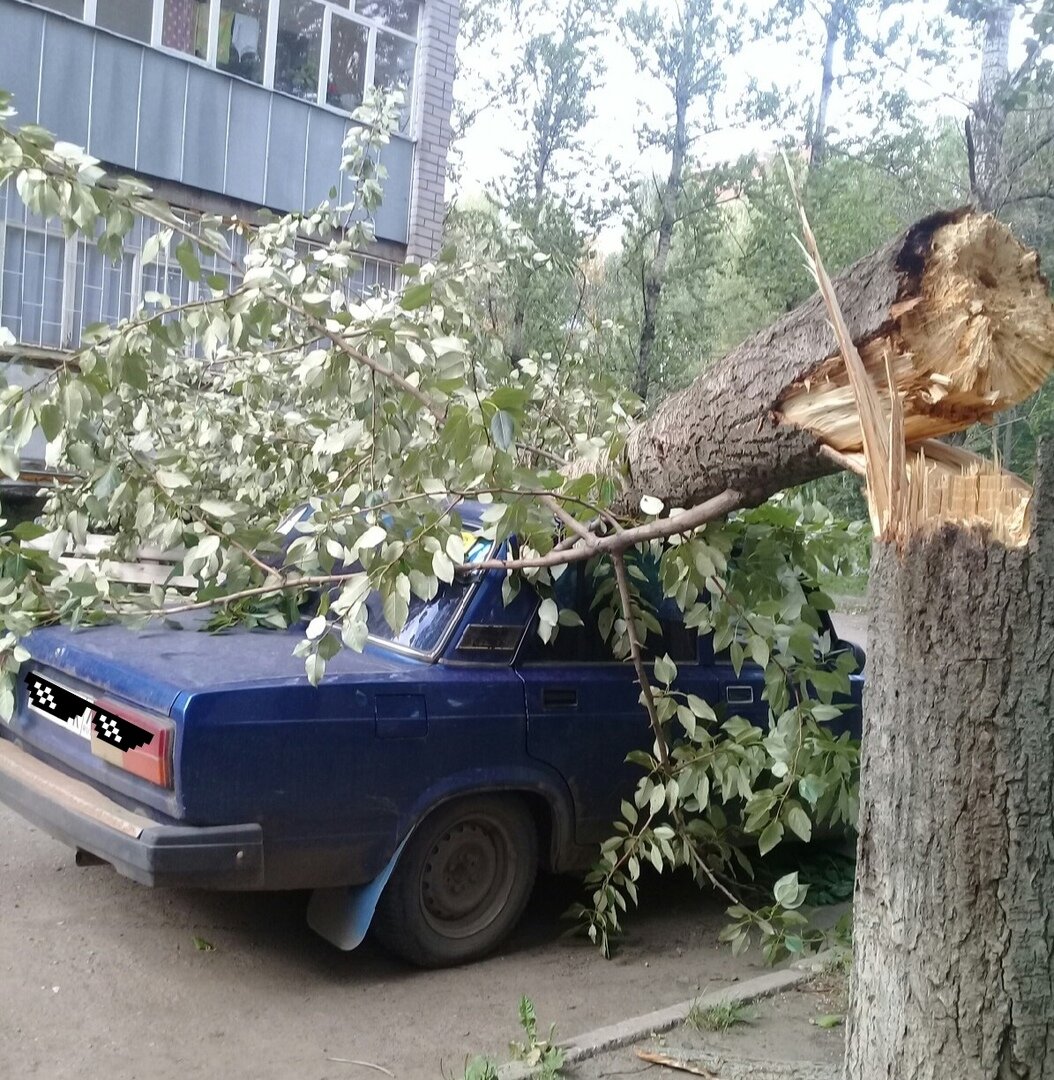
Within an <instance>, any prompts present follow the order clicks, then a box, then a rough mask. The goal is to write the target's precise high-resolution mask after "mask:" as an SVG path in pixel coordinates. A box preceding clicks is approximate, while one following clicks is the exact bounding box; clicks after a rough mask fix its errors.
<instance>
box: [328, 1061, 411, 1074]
mask: <svg viewBox="0 0 1054 1080" xmlns="http://www.w3.org/2000/svg"><path fill="white" fill-rule="evenodd" d="M326 1061H336V1062H338V1063H339V1064H341V1065H361V1066H362V1067H363V1068H364V1069H374V1070H375V1071H376V1072H379V1073H384V1075H385V1076H391V1077H393V1078H394V1077H395V1073H393V1072H392V1071H391V1069H386V1068H385V1067H384V1066H383V1065H374V1063H373V1062H372V1061H358V1060H356V1059H355V1058H335V1057H327V1058H326Z"/></svg>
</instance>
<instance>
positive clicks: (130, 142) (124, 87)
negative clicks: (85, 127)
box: [88, 34, 143, 169]
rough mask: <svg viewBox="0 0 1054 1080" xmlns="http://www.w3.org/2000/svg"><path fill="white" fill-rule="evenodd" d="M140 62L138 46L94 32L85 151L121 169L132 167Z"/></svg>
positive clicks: (141, 57) (141, 53) (137, 113)
mask: <svg viewBox="0 0 1054 1080" xmlns="http://www.w3.org/2000/svg"><path fill="white" fill-rule="evenodd" d="M142 61H143V50H142V49H141V48H140V47H139V46H138V45H134V44H133V43H132V42H130V41H122V40H121V39H120V38H116V37H111V36H110V35H109V34H96V35H95V75H94V78H93V79H92V103H91V127H90V129H89V131H88V151H89V153H91V154H93V155H94V156H95V157H97V158H99V159H100V161H106V162H111V163H112V164H114V165H116V166H118V167H120V168H123V169H132V168H135V143H136V126H137V120H138V115H139V69H140V67H141V65H142Z"/></svg>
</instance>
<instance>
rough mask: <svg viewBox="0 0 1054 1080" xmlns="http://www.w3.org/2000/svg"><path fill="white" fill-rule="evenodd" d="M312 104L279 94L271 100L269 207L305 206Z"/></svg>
mask: <svg viewBox="0 0 1054 1080" xmlns="http://www.w3.org/2000/svg"><path fill="white" fill-rule="evenodd" d="M310 112H311V108H310V106H308V105H304V104H303V103H302V102H299V101H293V100H292V98H287V97H282V96H281V95H280V94H275V95H274V99H273V100H272V102H271V141H270V144H269V145H268V148H267V191H266V194H265V199H266V202H267V205H268V206H274V207H280V208H282V209H283V210H286V209H289V208H291V207H297V208H300V207H302V206H303V205H304V157H305V154H306V151H307V118H308V114H309V113H310Z"/></svg>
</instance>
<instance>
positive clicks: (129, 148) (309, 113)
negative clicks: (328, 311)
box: [0, 0, 414, 243]
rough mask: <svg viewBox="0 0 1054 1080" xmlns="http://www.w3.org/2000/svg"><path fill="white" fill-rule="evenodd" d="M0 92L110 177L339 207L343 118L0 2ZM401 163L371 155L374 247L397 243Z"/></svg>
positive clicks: (405, 145)
mask: <svg viewBox="0 0 1054 1080" xmlns="http://www.w3.org/2000/svg"><path fill="white" fill-rule="evenodd" d="M41 76H43V87H44V90H43V103H42V105H41V112H40V115H39V116H38V113H37V107H38V103H37V96H38V87H39V86H40V85H41ZM0 87H2V88H3V89H7V90H12V91H13V92H14V93H15V94H16V95H17V100H16V105H17V106H18V108H19V118H20V120H21V121H22V122H24V123H36V122H38V121H39V122H40V123H43V124H44V125H45V126H47V127H49V128H51V130H53V131H55V132H56V133H57V134H58V135H59V136H60V137H61V138H64V139H67V140H69V141H71V142H77V143H81V144H83V145H86V146H87V148H88V150H89V152H90V153H92V154H94V155H95V156H96V157H98V158H100V159H101V160H103V161H105V162H107V163H108V164H110V165H112V166H113V167H115V168H116V169H117V170H138V171H140V172H142V173H145V174H147V175H148V176H153V177H159V178H161V179H164V180H169V181H173V182H175V183H184V184H188V185H192V186H194V187H195V188H199V189H201V190H204V191H214V192H216V193H218V194H224V195H229V196H231V197H232V198H236V199H242V200H244V201H246V202H248V203H252V204H257V205H265V206H268V207H270V208H271V209H274V210H277V211H286V210H299V209H303V208H305V205H306V206H307V207H311V206H314V205H317V204H318V203H319V202H321V201H323V200H324V199H325V198H327V196H328V193H329V189H330V188H331V187H333V186H334V185H337V184H341V185H342V188H343V190H342V197H343V198H346V197H347V195H348V185H347V182H346V181H344V180H342V179H341V177H340V174H339V168H340V158H341V144H342V142H343V138H344V134H345V132H346V130H347V128H348V126H349V124H350V121H348V120H347V119H346V118H345V117H342V116H340V115H338V114H336V113H333V112H331V111H329V110H327V109H323V108H319V107H318V106H313V105H308V104H307V103H305V102H301V101H296V100H294V99H292V98H289V97H286V96H284V95H282V94H276V93H272V92H271V91H269V90H266V89H264V88H263V87H260V86H255V85H253V84H250V83H247V82H243V81H242V80H240V79H237V78H232V77H230V76H228V75H225V74H222V73H220V72H215V71H211V70H208V69H205V68H203V67H202V66H201V65H199V64H197V63H195V62H194V61H193V60H189V59H183V58H181V57H179V56H173V55H169V54H166V53H162V52H159V51H157V50H155V49H150V48H147V47H144V46H142V45H140V44H138V43H137V42H132V41H126V40H124V39H122V38H118V37H115V36H113V35H111V34H108V33H106V32H105V31H97V30H95V29H94V28H92V27H90V26H86V25H84V24H83V23H79V22H76V21H73V20H70V19H66V18H63V17H62V16H59V15H56V14H54V13H49V12H47V11H46V10H44V9H43V8H38V7H34V6H31V5H29V4H23V3H19V2H18V0H0ZM413 153H414V148H413V143H411V142H408V141H406V140H403V139H393V140H392V142H391V144H390V145H389V146H388V147H387V148H386V149H385V151H384V153H383V155H382V158H383V161H384V164H385V165H386V167H387V169H388V181H387V189H388V190H387V195H386V197H385V200H384V204H383V206H382V207H381V209H380V211H379V212H378V214H377V235H378V236H379V237H380V238H381V239H384V240H394V241H397V242H401V243H405V242H406V238H407V221H408V217H409V203H410V180H411V176H412V166H413Z"/></svg>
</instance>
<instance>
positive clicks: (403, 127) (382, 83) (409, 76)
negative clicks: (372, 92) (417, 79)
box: [373, 32, 416, 132]
mask: <svg viewBox="0 0 1054 1080" xmlns="http://www.w3.org/2000/svg"><path fill="white" fill-rule="evenodd" d="M415 51H416V50H415V48H414V43H413V42H412V41H407V40H406V38H401V37H396V36H395V35H394V34H384V33H380V32H378V34H377V51H376V56H375V59H374V68H373V85H374V86H379V87H381V88H382V89H384V90H401V91H402V92H403V109H402V115H401V117H400V123H399V130H400V131H403V132H405V131H408V130H409V128H410V116H411V105H412V102H411V100H410V91H411V88H412V87H413V83H414V53H415Z"/></svg>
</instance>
